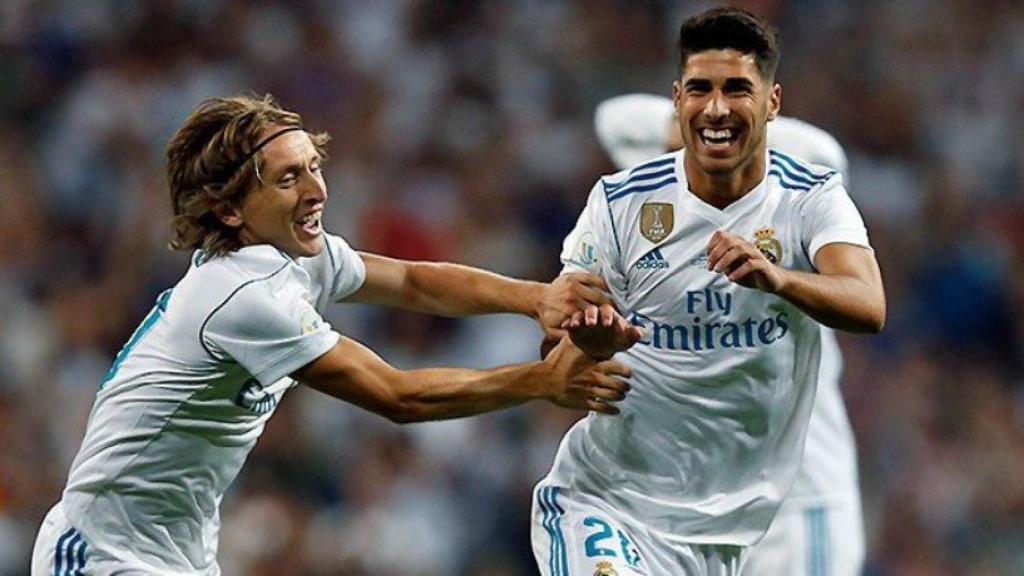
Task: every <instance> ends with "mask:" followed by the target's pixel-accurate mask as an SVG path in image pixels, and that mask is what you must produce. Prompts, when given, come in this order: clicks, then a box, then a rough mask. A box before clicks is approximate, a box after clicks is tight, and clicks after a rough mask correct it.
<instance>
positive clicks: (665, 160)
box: [602, 157, 675, 187]
mask: <svg viewBox="0 0 1024 576" xmlns="http://www.w3.org/2000/svg"><path fill="white" fill-rule="evenodd" d="M674 162H675V158H674V157H673V158H663V159H661V160H652V161H650V162H646V163H644V164H641V165H639V166H636V167H635V168H632V169H630V171H629V172H628V173H627V174H626V178H625V179H623V181H622V182H619V183H618V184H612V186H615V187H621V186H622V185H623V184H625V183H626V182H627V181H629V179H630V178H632V177H633V176H635V175H637V174H639V173H640V172H642V171H643V170H650V169H653V168H661V167H662V166H667V165H669V164H672V163H674ZM602 180H604V179H603V178H602Z"/></svg>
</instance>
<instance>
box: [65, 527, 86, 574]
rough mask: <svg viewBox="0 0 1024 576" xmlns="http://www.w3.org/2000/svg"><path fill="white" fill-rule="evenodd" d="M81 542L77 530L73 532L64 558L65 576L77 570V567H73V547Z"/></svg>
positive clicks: (80, 536)
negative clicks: (65, 561) (65, 560)
mask: <svg viewBox="0 0 1024 576" xmlns="http://www.w3.org/2000/svg"><path fill="white" fill-rule="evenodd" d="M81 540H82V535H81V534H79V533H78V530H75V535H74V536H72V537H71V540H69V541H68V544H67V546H68V548H67V552H66V554H67V555H66V556H65V558H66V559H67V563H66V564H65V565H64V574H65V576H71V575H72V574H74V573H75V570H76V569H77V566H75V547H76V546H78V543H79V542H80V541H81Z"/></svg>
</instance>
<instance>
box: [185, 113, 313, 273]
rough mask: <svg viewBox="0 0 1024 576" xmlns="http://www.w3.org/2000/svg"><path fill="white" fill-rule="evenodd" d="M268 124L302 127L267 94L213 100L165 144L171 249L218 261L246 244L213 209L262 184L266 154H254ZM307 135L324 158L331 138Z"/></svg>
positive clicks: (232, 203)
mask: <svg viewBox="0 0 1024 576" xmlns="http://www.w3.org/2000/svg"><path fill="white" fill-rule="evenodd" d="M270 126H280V127H283V128H287V127H297V128H301V127H302V118H301V117H300V116H299V115H298V114H296V113H295V112H290V111H288V110H285V109H283V108H281V107H280V106H279V105H278V104H277V102H276V101H275V100H274V98H273V97H272V96H270V95H269V94H267V95H265V96H263V97H262V98H254V97H250V96H233V97H228V98H211V99H209V100H205V101H203V102H202V103H200V104H199V106H197V107H196V108H195V110H193V111H192V113H191V114H189V117H188V118H187V119H186V120H185V123H184V124H183V125H182V126H181V128H179V129H178V131H177V132H176V133H175V134H174V137H173V138H171V141H170V143H169V144H168V146H167V184H168V187H169V188H170V192H171V205H172V208H173V210H174V221H173V224H172V232H171V241H170V246H171V248H174V249H175V250H194V249H202V250H203V251H204V252H205V253H206V255H207V256H208V257H214V256H220V255H223V254H226V253H228V252H231V251H233V250H237V249H238V248H240V247H241V246H242V241H241V240H240V239H239V236H238V234H239V230H238V229H237V228H233V227H231V226H227V225H226V224H224V223H223V222H221V220H220V218H218V217H217V214H216V213H215V210H217V209H219V208H222V207H236V206H238V205H239V204H240V203H241V202H242V199H243V198H245V195H246V194H247V193H248V192H249V191H250V190H252V189H254V187H255V185H256V184H258V183H260V182H261V181H260V170H261V169H262V167H263V158H262V154H261V153H260V152H256V153H255V154H252V150H253V149H254V147H255V146H256V145H257V143H258V141H259V140H258V139H259V135H260V133H261V132H263V131H264V130H265V129H266V128H268V127H270ZM309 136H310V139H311V140H312V141H313V146H314V147H315V148H316V150H317V152H318V153H319V154H320V155H321V156H322V157H326V145H327V142H328V141H329V140H330V136H328V135H327V134H326V133H318V134H310V135H309ZM250 155H251V157H250Z"/></svg>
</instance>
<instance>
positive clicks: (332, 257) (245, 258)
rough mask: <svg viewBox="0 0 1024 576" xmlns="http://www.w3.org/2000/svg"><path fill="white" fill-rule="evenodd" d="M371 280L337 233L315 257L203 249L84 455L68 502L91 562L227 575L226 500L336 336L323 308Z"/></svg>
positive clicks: (115, 386)
mask: <svg viewBox="0 0 1024 576" xmlns="http://www.w3.org/2000/svg"><path fill="white" fill-rule="evenodd" d="M364 277H365V268H364V265H363V262H362V259H361V258H360V257H359V256H358V255H357V254H356V253H355V252H354V251H353V250H352V249H351V248H350V247H349V246H348V244H346V243H345V241H344V240H342V239H341V238H338V237H335V236H330V235H325V250H324V251H323V252H321V253H320V254H319V255H318V256H316V257H312V258H299V259H292V258H290V257H289V256H287V255H285V254H284V253H282V252H280V251H279V250H277V249H276V248H274V247H272V246H270V245H254V246H247V247H244V248H242V249H240V250H238V251H235V252H232V253H229V254H227V255H225V256H222V257H218V258H212V259H209V260H207V261H204V260H203V258H202V255H201V253H196V257H195V258H193V262H192V265H191V267H190V268H189V270H188V272H187V273H186V274H185V276H184V277H183V278H182V279H181V280H180V281H179V282H178V284H177V285H176V286H175V287H174V288H173V289H171V290H168V291H166V292H164V293H163V294H161V296H160V298H159V299H158V301H157V305H156V307H155V308H154V309H153V310H152V311H151V312H150V314H149V315H148V316H147V317H146V318H145V320H143V322H142V324H140V326H139V328H138V329H137V330H136V332H135V334H133V335H132V337H131V339H130V340H129V342H128V343H127V344H126V345H125V347H124V349H123V350H122V351H121V352H120V353H119V354H118V356H117V358H116V360H115V362H114V365H113V366H112V367H111V370H110V372H109V373H108V375H107V379H106V381H105V382H104V383H103V385H102V387H101V388H100V390H99V392H98V393H97V396H96V401H95V404H94V405H93V409H92V413H91V414H90V416H89V423H88V427H87V429H86V434H85V439H84V441H83V443H82V447H81V449H80V451H79V453H78V455H77V457H76V458H75V461H74V463H73V464H72V468H71V472H70V477H69V479H68V484H67V488H66V489H65V491H64V495H63V500H62V502H63V505H64V511H65V513H66V515H67V517H68V520H69V521H70V522H71V523H72V524H73V525H74V527H75V528H77V529H78V531H79V532H80V533H81V534H82V536H83V537H84V538H85V540H86V541H87V542H88V544H89V550H90V552H89V554H90V563H92V562H93V559H96V561H97V562H103V561H104V559H105V560H106V561H108V562H111V563H113V564H115V565H119V566H123V567H133V568H135V569H138V570H142V571H143V572H145V573H181V574H185V573H187V574H199V573H201V574H217V573H219V568H218V567H217V563H216V551H217V532H218V528H219V523H220V520H219V512H218V507H219V505H220V501H221V498H222V496H223V494H224V492H225V490H226V489H227V487H228V485H229V484H230V483H231V482H232V480H234V478H235V476H236V475H237V474H238V471H239V469H240V468H241V466H242V464H243V462H244V461H245V458H246V456H247V455H248V454H249V451H250V450H251V449H252V447H253V446H254V445H255V443H256V439H257V438H258V437H259V435H260V434H261V433H262V431H263V427H264V424H265V422H266V421H267V419H268V418H270V416H271V415H272V414H273V413H274V410H275V409H276V407H277V404H278V402H279V401H280V399H281V397H282V395H283V394H284V393H285V391H286V390H288V389H289V388H291V387H292V386H294V385H295V381H294V380H292V379H291V378H289V376H288V375H289V374H291V373H292V372H294V371H295V370H297V369H298V368H301V367H302V366H305V365H306V364H308V363H309V362H311V361H313V360H315V359H316V358H318V357H319V356H321V355H323V354H324V353H325V352H327V351H328V350H329V349H330V348H331V347H333V346H334V345H335V343H337V341H338V339H339V335H338V333H337V332H335V331H333V330H332V329H331V326H330V325H329V324H328V323H327V322H325V321H324V320H323V319H322V318H321V316H320V311H322V310H323V309H324V307H325V306H326V305H327V303H329V302H331V301H334V300H338V299H340V298H343V297H344V296H347V295H348V294H351V293H352V292H354V291H355V290H356V289H358V288H359V286H361V285H362V282H363V279H364ZM90 565H92V564H90Z"/></svg>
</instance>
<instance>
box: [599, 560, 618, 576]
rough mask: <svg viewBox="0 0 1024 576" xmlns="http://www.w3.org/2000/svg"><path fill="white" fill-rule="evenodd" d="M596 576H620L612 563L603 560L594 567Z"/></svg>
mask: <svg viewBox="0 0 1024 576" xmlns="http://www.w3.org/2000/svg"><path fill="white" fill-rule="evenodd" d="M594 576H619V573H618V571H616V570H615V567H614V566H612V563H611V562H609V561H607V560H601V561H600V562H598V563H597V564H596V565H595V566H594Z"/></svg>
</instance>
